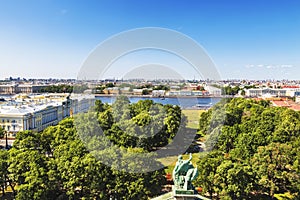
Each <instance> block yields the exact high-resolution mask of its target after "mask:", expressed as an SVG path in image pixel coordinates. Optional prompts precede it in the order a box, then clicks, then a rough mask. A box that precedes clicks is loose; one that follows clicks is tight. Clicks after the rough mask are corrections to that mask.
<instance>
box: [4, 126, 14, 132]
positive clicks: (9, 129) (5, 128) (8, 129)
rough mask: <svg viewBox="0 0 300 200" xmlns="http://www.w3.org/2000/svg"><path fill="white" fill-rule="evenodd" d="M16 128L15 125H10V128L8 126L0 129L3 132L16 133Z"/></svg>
mask: <svg viewBox="0 0 300 200" xmlns="http://www.w3.org/2000/svg"><path fill="white" fill-rule="evenodd" d="M11 128H12V129H11ZM16 128H17V125H12V126H10V125H8V126H5V125H2V129H3V130H7V131H16Z"/></svg>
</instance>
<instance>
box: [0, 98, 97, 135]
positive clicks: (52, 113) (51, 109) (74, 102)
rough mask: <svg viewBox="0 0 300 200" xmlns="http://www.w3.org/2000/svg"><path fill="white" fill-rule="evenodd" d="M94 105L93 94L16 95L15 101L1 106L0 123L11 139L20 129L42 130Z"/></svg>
mask: <svg viewBox="0 0 300 200" xmlns="http://www.w3.org/2000/svg"><path fill="white" fill-rule="evenodd" d="M94 104H95V99H94V97H93V96H80V95H77V96H70V97H69V96H68V95H67V94H48V95H33V96H27V97H25V96H23V97H22V96H21V97H20V96H16V97H14V100H12V101H10V102H7V103H2V104H1V105H0V126H1V127H2V128H3V129H4V130H5V131H6V132H7V136H8V137H9V138H14V137H15V136H16V133H17V132H19V131H25V130H33V131H37V132H39V131H42V130H44V129H45V128H47V127H48V126H52V125H56V124H58V122H59V121H61V120H62V119H64V118H66V117H69V116H70V115H72V114H76V113H80V112H86V111H88V110H89V108H90V107H91V106H93V105H94Z"/></svg>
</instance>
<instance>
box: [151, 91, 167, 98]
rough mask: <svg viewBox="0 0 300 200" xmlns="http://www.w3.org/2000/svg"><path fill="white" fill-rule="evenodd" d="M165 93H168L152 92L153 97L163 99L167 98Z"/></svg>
mask: <svg viewBox="0 0 300 200" xmlns="http://www.w3.org/2000/svg"><path fill="white" fill-rule="evenodd" d="M165 93H166V91H165V90H152V96H153V97H163V96H165Z"/></svg>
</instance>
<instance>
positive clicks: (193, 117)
mask: <svg viewBox="0 0 300 200" xmlns="http://www.w3.org/2000/svg"><path fill="white" fill-rule="evenodd" d="M202 112H205V110H182V113H183V114H184V115H185V116H187V119H188V122H187V127H188V128H192V129H198V125H199V118H200V114H201V113H202Z"/></svg>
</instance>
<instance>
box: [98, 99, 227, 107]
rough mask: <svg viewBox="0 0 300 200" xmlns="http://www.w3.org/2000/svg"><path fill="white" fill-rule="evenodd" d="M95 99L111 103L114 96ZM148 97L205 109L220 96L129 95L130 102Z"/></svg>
mask: <svg viewBox="0 0 300 200" xmlns="http://www.w3.org/2000/svg"><path fill="white" fill-rule="evenodd" d="M96 99H100V100H101V101H102V102H103V103H108V104H111V103H113V102H114V101H115V99H116V97H113V96H112V97H110V96H97V97H96ZM145 99H150V100H153V101H154V102H155V103H161V104H163V105H165V104H172V105H178V106H180V107H181V108H185V109H206V108H209V107H211V106H213V105H215V104H216V103H218V102H219V101H220V100H221V98H215V97H213V98H212V97H178V98H174V97H172V98H164V99H163V98H159V97H129V100H130V102H131V103H136V102H138V101H139V100H145Z"/></svg>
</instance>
